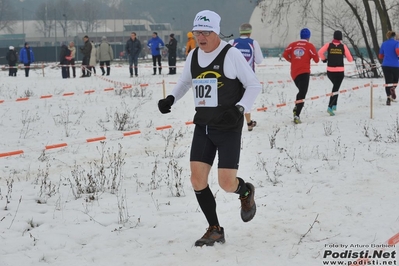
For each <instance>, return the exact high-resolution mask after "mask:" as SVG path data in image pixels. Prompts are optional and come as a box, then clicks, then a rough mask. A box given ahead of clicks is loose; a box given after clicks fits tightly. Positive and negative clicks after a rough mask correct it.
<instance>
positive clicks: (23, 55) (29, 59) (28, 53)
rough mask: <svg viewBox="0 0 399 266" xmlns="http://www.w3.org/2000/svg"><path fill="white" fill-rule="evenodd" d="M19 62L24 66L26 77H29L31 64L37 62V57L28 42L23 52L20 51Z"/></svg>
mask: <svg viewBox="0 0 399 266" xmlns="http://www.w3.org/2000/svg"><path fill="white" fill-rule="evenodd" d="M19 61H20V62H21V63H23V64H24V67H25V77H29V70H30V64H31V63H33V62H35V56H34V55H33V51H32V48H30V47H29V43H27V42H26V43H25V45H24V47H23V48H22V49H21V51H19Z"/></svg>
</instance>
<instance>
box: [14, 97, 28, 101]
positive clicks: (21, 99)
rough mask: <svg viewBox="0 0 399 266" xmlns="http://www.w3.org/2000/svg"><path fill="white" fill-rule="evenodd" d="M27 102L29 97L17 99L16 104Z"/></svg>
mask: <svg viewBox="0 0 399 266" xmlns="http://www.w3.org/2000/svg"><path fill="white" fill-rule="evenodd" d="M27 100H29V97H24V98H18V99H17V100H16V101H17V102H22V101H27Z"/></svg>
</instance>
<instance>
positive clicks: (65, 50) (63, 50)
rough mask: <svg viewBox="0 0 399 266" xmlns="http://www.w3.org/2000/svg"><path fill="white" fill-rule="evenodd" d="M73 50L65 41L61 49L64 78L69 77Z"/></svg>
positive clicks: (62, 74)
mask: <svg viewBox="0 0 399 266" xmlns="http://www.w3.org/2000/svg"><path fill="white" fill-rule="evenodd" d="M70 53H71V51H70V50H69V49H68V46H66V44H65V43H62V45H61V51H60V65H61V76H62V78H63V79H66V78H68V69H69V60H70V59H71V57H70Z"/></svg>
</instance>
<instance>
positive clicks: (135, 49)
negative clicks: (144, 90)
mask: <svg viewBox="0 0 399 266" xmlns="http://www.w3.org/2000/svg"><path fill="white" fill-rule="evenodd" d="M141 49H142V46H141V42H140V40H139V39H137V36H136V33H135V32H134V31H132V32H131V33H130V38H129V40H127V42H126V46H125V51H126V54H127V56H128V57H129V72H130V77H131V78H132V77H133V66H134V74H135V76H136V77H138V73H139V72H138V61H139V56H140V52H141Z"/></svg>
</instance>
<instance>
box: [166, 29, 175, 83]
mask: <svg viewBox="0 0 399 266" xmlns="http://www.w3.org/2000/svg"><path fill="white" fill-rule="evenodd" d="M169 37H170V39H169V43H168V44H166V48H168V65H169V73H168V75H175V74H176V52H177V41H176V39H175V35H174V34H173V33H172V34H170V35H169Z"/></svg>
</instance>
